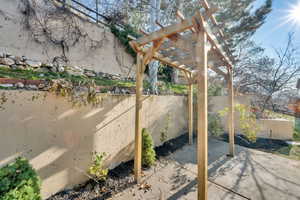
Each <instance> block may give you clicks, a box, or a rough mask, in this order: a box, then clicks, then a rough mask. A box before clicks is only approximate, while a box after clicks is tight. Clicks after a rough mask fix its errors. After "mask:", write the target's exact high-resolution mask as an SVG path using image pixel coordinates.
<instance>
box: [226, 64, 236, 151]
mask: <svg viewBox="0 0 300 200" xmlns="http://www.w3.org/2000/svg"><path fill="white" fill-rule="evenodd" d="M227 85H228V107H229V112H228V131H229V156H234V91H233V77H232V69H229V68H228V80H227Z"/></svg>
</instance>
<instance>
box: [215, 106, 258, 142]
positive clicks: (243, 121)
mask: <svg viewBox="0 0 300 200" xmlns="http://www.w3.org/2000/svg"><path fill="white" fill-rule="evenodd" d="M228 111H229V109H228V107H227V108H225V109H224V110H221V111H219V114H220V116H225V115H226V114H227V113H228ZM235 111H237V112H238V113H239V116H240V117H239V122H240V128H241V131H242V133H243V134H244V135H245V136H246V137H247V139H248V140H249V141H251V142H255V141H256V134H257V132H258V131H259V130H260V125H259V124H258V123H257V120H256V115H255V113H253V112H251V108H250V107H249V106H246V105H243V104H236V105H235Z"/></svg>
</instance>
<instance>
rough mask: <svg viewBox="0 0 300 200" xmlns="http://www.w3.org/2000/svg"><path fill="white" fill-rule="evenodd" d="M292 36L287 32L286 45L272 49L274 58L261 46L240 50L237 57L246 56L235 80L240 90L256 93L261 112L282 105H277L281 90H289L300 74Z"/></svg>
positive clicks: (299, 65) (280, 97) (296, 51)
mask: <svg viewBox="0 0 300 200" xmlns="http://www.w3.org/2000/svg"><path fill="white" fill-rule="evenodd" d="M293 40H294V37H293V34H292V33H290V34H289V35H288V39H287V43H286V46H285V47H284V48H283V49H275V50H274V51H275V55H276V57H275V58H270V57H268V56H264V54H263V53H264V50H263V49H261V48H259V47H257V48H250V49H252V50H251V51H249V52H246V53H245V54H243V53H242V54H241V57H240V59H245V60H244V61H241V62H240V65H239V66H238V67H237V69H236V72H235V82H236V83H237V85H238V89H239V91H240V92H242V93H254V94H255V95H256V96H258V97H259V98H258V101H257V102H256V103H257V105H258V106H259V107H260V109H261V113H263V112H264V110H265V109H267V108H268V109H272V110H276V109H278V106H282V105H279V102H280V101H282V102H283V99H282V98H283V97H282V94H284V93H286V91H288V90H291V89H292V88H293V87H294V85H295V83H296V81H297V78H298V77H299V76H300V63H299V51H298V48H297V47H296V46H295V45H294V43H293ZM252 45H254V44H252ZM253 50H254V51H253ZM247 55H248V57H247ZM279 100H280V101H279Z"/></svg>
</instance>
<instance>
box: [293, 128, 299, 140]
mask: <svg viewBox="0 0 300 200" xmlns="http://www.w3.org/2000/svg"><path fill="white" fill-rule="evenodd" d="M294 140H296V141H300V128H298V127H295V128H294Z"/></svg>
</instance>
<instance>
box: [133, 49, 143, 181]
mask: <svg viewBox="0 0 300 200" xmlns="http://www.w3.org/2000/svg"><path fill="white" fill-rule="evenodd" d="M143 68H144V67H143V56H142V54H140V53H138V54H137V64H136V105H135V140H134V141H135V148H134V178H135V180H136V181H137V182H139V181H140V177H141V168H142V126H141V111H142V104H143V102H142V94H143V75H144V72H143Z"/></svg>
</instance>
